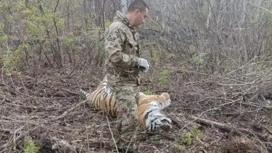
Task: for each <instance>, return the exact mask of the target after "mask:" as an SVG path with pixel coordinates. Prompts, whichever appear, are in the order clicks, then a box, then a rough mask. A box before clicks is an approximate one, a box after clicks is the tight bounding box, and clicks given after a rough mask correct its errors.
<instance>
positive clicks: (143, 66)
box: [137, 58, 149, 72]
mask: <svg viewBox="0 0 272 153" xmlns="http://www.w3.org/2000/svg"><path fill="white" fill-rule="evenodd" d="M137 62H138V66H139V67H140V70H143V71H144V72H147V71H148V70H149V64H148V61H147V60H146V59H144V58H138V59H137Z"/></svg>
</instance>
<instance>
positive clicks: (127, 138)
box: [111, 83, 139, 148]
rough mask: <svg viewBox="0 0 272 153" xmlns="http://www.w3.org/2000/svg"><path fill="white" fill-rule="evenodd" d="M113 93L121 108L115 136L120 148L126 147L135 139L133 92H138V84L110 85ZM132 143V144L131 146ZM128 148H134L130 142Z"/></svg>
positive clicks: (134, 101)
mask: <svg viewBox="0 0 272 153" xmlns="http://www.w3.org/2000/svg"><path fill="white" fill-rule="evenodd" d="M111 87H112V90H113V91H114V93H115V97H116V102H117V104H118V105H120V106H121V107H120V108H121V109H119V110H118V116H117V124H116V130H117V131H118V132H117V133H115V137H116V140H117V145H118V147H120V148H127V147H128V145H129V143H128V142H131V140H133V139H135V138H136V137H135V132H136V128H137V121H136V118H135V115H136V109H137V103H136V99H135V94H136V93H138V92H139V86H136V85H129V84H125V85H124V84H122V85H120V84H118V83H116V84H114V85H111ZM131 145H132V146H131ZM131 145H130V147H129V148H131V147H132V148H134V145H135V144H134V143H132V144H131Z"/></svg>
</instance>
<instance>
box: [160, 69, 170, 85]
mask: <svg viewBox="0 0 272 153" xmlns="http://www.w3.org/2000/svg"><path fill="white" fill-rule="evenodd" d="M168 75H169V72H168V70H166V69H164V70H163V71H162V72H161V74H160V78H159V81H160V82H159V84H160V85H166V84H167V83H168Z"/></svg>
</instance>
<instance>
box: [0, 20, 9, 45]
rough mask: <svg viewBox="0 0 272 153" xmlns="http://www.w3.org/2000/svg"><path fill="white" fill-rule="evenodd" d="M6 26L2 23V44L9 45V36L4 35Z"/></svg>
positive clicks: (0, 39)
mask: <svg viewBox="0 0 272 153" xmlns="http://www.w3.org/2000/svg"><path fill="white" fill-rule="evenodd" d="M4 26H5V25H4V24H3V23H1V22H0V43H1V44H7V42H8V36H7V35H6V34H5V33H4V30H3V29H4Z"/></svg>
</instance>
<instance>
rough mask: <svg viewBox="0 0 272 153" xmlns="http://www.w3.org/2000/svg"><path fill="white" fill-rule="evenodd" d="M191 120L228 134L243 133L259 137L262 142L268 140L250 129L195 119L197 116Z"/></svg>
mask: <svg viewBox="0 0 272 153" xmlns="http://www.w3.org/2000/svg"><path fill="white" fill-rule="evenodd" d="M190 118H192V119H193V120H194V121H196V122H198V123H200V124H205V125H209V126H214V127H216V128H219V129H221V130H224V131H228V132H234V133H236V134H238V135H241V133H245V134H249V135H252V136H255V135H256V136H258V137H259V138H260V139H262V140H266V138H265V137H264V136H263V135H261V134H258V133H255V132H252V131H250V130H248V129H244V128H237V127H234V126H231V125H227V124H224V123H219V122H215V121H211V120H207V119H203V118H199V117H195V116H190Z"/></svg>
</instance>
